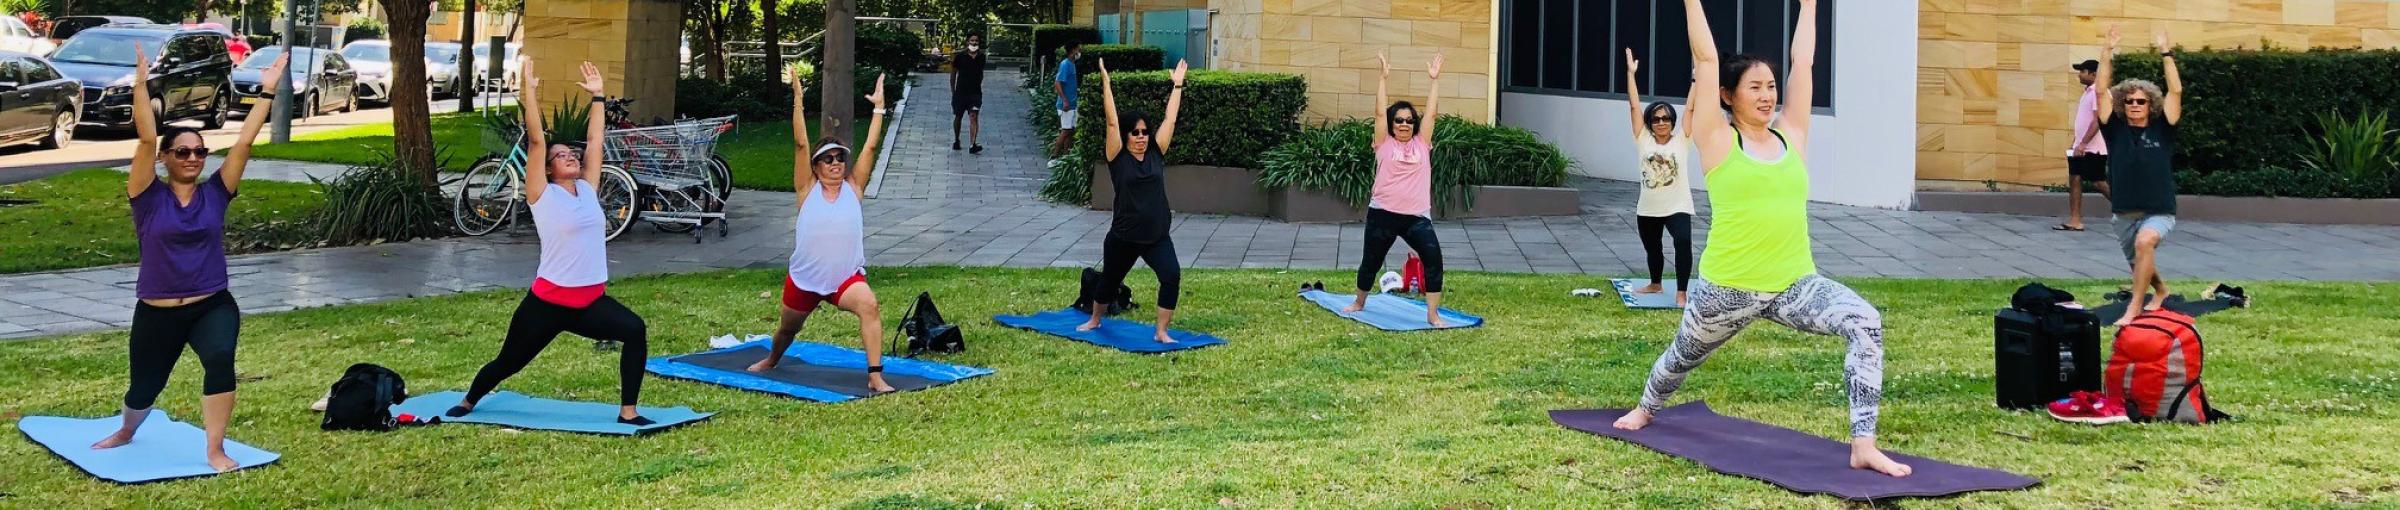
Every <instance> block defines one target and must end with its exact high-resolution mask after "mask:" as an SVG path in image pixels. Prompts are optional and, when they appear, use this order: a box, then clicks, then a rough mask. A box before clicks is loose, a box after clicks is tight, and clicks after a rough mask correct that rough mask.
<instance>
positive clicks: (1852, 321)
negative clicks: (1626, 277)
mask: <svg viewBox="0 0 2400 510" xmlns="http://www.w3.org/2000/svg"><path fill="white" fill-rule="evenodd" d="M1799 2H1800V13H1799V14H1800V15H1799V16H1798V21H1799V23H1798V25H1797V26H1795V27H1793V30H1792V46H1791V55H1790V57H1791V66H1792V69H1791V75H1790V76H1789V77H1788V79H1787V81H1785V82H1784V83H1789V84H1790V88H1788V89H1785V90H1783V91H1782V93H1783V94H1784V97H1782V98H1780V99H1782V100H1785V101H1788V103H1787V104H1790V105H1793V108H1797V110H1795V111H1790V112H1786V114H1785V115H1782V116H1780V117H1779V116H1777V115H1776V106H1777V100H1778V99H1779V98H1778V97H1776V94H1777V92H1778V91H1777V85H1778V82H1777V81H1776V79H1775V66H1774V64H1772V63H1770V61H1768V60H1765V59H1761V58H1758V57H1754V56H1750V55H1738V54H1737V55H1733V56H1731V57H1727V58H1725V59H1724V60H1723V61H1722V62H1719V61H1718V58H1717V47H1716V42H1715V41H1716V40H1715V39H1713V38H1712V37H1713V36H1711V35H1710V34H1709V30H1708V16H1707V14H1705V13H1703V12H1702V9H1701V7H1700V1H1699V0H1684V2H1683V8H1684V19H1685V20H1686V24H1687V28H1688V30H1687V31H1686V32H1687V33H1688V34H1689V35H1690V40H1691V46H1692V60H1693V62H1692V74H1693V77H1692V91H1691V95H1690V96H1689V97H1690V98H1691V104H1692V105H1694V106H1699V105H1706V104H1710V103H1719V104H1720V105H1721V107H1722V109H1718V108H1707V107H1704V106H1702V107H1695V108H1691V111H1690V114H1689V115H1690V116H1691V119H1690V120H1689V121H1688V122H1689V123H1690V126H1691V129H1692V134H1691V136H1692V140H1693V141H1694V142H1696V143H1697V144H1698V145H1699V148H1700V168H1705V169H1707V174H1706V178H1707V179H1708V199H1709V205H1710V207H1711V209H1712V210H1713V214H1714V216H1715V217H1714V223H1713V225H1712V228H1711V229H1710V231H1709V236H1708V247H1707V250H1706V251H1705V252H1703V253H1701V256H1700V279H1699V280H1698V281H1696V282H1693V285H1692V288H1691V290H1690V291H1689V292H1690V293H1691V299H1690V302H1689V304H1687V305H1686V306H1685V307H1684V310H1683V324H1682V326H1681V327H1680V328H1679V329H1678V330H1677V331H1676V333H1675V344H1674V345H1673V346H1670V347H1668V348H1667V352H1666V353H1664V354H1661V355H1659V357H1658V363H1656V364H1655V365H1653V366H1652V367H1651V368H1650V379H1649V382H1648V384H1646V385H1645V386H1644V387H1643V389H1642V400H1641V406H1639V407H1637V408H1635V409H1634V410H1633V411H1632V412H1629V413H1626V414H1625V417H1624V418H1622V419H1619V420H1617V423H1616V426H1617V428H1621V429H1628V430H1632V429H1640V428H1642V427H1643V426H1646V425H1649V423H1650V419H1651V417H1652V416H1653V415H1654V414H1655V413H1657V412H1658V410H1659V408H1661V407H1663V406H1665V405H1666V401H1667V397H1668V396H1669V395H1672V394H1673V393H1674V392H1675V390H1676V389H1677V388H1679V387H1682V386H1683V379H1684V376H1685V375H1688V374H1690V373H1691V371H1692V369H1695V368H1699V366H1700V362H1701V361H1703V360H1706V359H1707V358H1708V355H1709V353H1711V352H1714V351H1716V349H1717V348H1718V347H1722V346H1724V345H1725V343H1726V342H1727V341H1729V340H1732V339H1733V337H1734V335H1735V334H1736V333H1740V332H1741V331H1742V328H1743V327H1744V326H1748V325H1749V324H1750V322H1751V321H1753V320H1757V319H1762V318H1763V319H1766V320H1769V321H1773V322H1775V323H1778V324H1783V325H1785V326H1789V327H1791V328H1793V329H1797V330H1801V331H1806V332H1809V333H1815V334H1820V335H1832V336H1840V337H1843V338H1845V339H1847V340H1848V341H1849V355H1848V356H1847V357H1846V358H1845V359H1844V361H1843V364H1842V374H1843V379H1844V380H1845V381H1846V382H1847V383H1848V386H1849V390H1850V391H1849V393H1850V413H1849V416H1850V458H1849V459H1848V460H1849V465H1850V467H1851V468H1855V469H1872V470H1875V471H1877V472H1881V473H1884V474H1887V475H1891V476H1908V474H1909V472H1910V468H1909V467H1908V465H1906V464H1901V463H1899V462H1895V461H1893V460H1892V459H1891V457H1888V456H1885V455H1884V454H1883V451H1882V450H1880V449H1877V448H1876V447H1875V422H1876V416H1877V414H1878V413H1877V408H1878V406H1879V405H1880V403H1881V401H1882V400H1883V317H1882V315H1881V314H1880V313H1879V312H1877V311H1876V310H1875V307H1874V306H1873V305H1870V304H1868V303H1867V301H1866V300H1865V299H1861V298H1859V296H1858V293H1857V292H1853V291H1851V290H1850V288H1849V287H1845V286H1843V285H1842V284H1840V283H1837V282H1834V281H1833V280H1831V279H1827V278H1824V277H1821V276H1817V274H1816V271H1817V269H1816V262H1815V261H1814V260H1813V259H1812V258H1811V256H1810V254H1809V240H1808V166H1807V164H1806V163H1805V161H1806V156H1807V155H1808V150H1807V147H1808V139H1809V135H1810V134H1811V133H1810V131H1809V126H1808V124H1809V112H1808V108H1809V105H1811V104H1813V103H1812V101H1813V100H1814V99H1815V97H1814V93H1815V91H1814V90H1813V88H1814V87H1813V86H1812V84H1813V83H1815V81H1814V79H1815V74H1814V73H1815V69H1814V67H1815V64H1816V49H1817V24H1816V19H1817V14H1816V11H1817V2H1816V0H1799ZM1712 83H1713V84H1715V85H1716V86H1710V84H1712ZM1729 122H1730V125H1728V124H1729Z"/></svg>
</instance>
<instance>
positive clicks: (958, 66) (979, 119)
mask: <svg viewBox="0 0 2400 510" xmlns="http://www.w3.org/2000/svg"><path fill="white" fill-rule="evenodd" d="M983 59H984V55H983V35H982V34H974V35H968V36H967V47H966V49H963V50H959V52H958V53H957V54H953V55H951V56H950V150H958V124H959V121H961V120H964V121H966V124H967V144H968V145H971V146H973V148H971V149H968V150H967V153H968V154H982V153H983Z"/></svg>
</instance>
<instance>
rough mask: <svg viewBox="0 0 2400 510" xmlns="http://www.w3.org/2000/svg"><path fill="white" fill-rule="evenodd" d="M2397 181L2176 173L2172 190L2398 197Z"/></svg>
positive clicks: (2291, 172) (2315, 173) (2305, 172)
mask: <svg viewBox="0 0 2400 510" xmlns="http://www.w3.org/2000/svg"><path fill="white" fill-rule="evenodd" d="M2396 185H2400V179H2394V178H2393V177H2391V176H2362V177H2351V176H2345V175H2342V174H2339V173H2335V172H2331V171H2326V170H2319V169H2313V168H2300V169H2293V168H2264V169H2258V170H2241V171H2218V172H2196V171H2191V170H2185V171H2181V172H2175V191H2176V192H2177V193H2180V194H2184V195H2209V196H2221V197H2290V198H2400V190H2396V189H2395V188H2394V186H2396Z"/></svg>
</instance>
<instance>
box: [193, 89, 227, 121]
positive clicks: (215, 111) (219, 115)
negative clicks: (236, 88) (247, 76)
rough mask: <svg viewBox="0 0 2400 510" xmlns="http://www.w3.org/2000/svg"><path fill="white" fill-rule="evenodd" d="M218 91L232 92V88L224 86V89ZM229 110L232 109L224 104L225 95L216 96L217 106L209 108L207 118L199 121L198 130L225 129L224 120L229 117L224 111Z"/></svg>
mask: <svg viewBox="0 0 2400 510" xmlns="http://www.w3.org/2000/svg"><path fill="white" fill-rule="evenodd" d="M218 90H233V87H232V86H226V87H225V88H222V89H218ZM230 108H232V106H231V105H227V104H226V102H225V94H217V104H216V106H212V107H209V110H211V111H209V112H208V118H206V119H202V120H201V121H200V128H201V129H219V128H223V127H225V118H226V117H227V116H229V115H231V114H228V113H226V110H227V109H230Z"/></svg>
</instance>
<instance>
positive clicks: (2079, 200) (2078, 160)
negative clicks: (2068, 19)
mask: <svg viewBox="0 0 2400 510" xmlns="http://www.w3.org/2000/svg"><path fill="white" fill-rule="evenodd" d="M2074 67H2075V81H2077V82H2080V83H2082V84H2083V99H2081V100H2077V101H2076V102H2075V135H2074V136H2075V138H2074V139H2073V142H2072V143H2073V144H2072V145H2069V146H2067V222H2066V223H2060V224H2058V226H2055V227H2050V229H2051V230H2069V231H2076V232H2081V231H2083V185H2084V184H2085V183H2090V184H2091V185H2092V188H2093V189H2098V190H2100V196H2102V197H2107V196H2109V195H2108V140H2106V139H2103V138H2101V137H2100V115H2099V111H2098V110H2095V109H2094V108H2098V107H2099V94H2098V92H2097V91H2095V90H2094V89H2093V88H2092V87H2093V85H2092V80H2094V79H2097V78H2098V76H2096V74H2097V73H2098V72H2099V71H2100V61H2098V60H2085V61H2083V63H2080V64H2075V66H2074Z"/></svg>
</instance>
